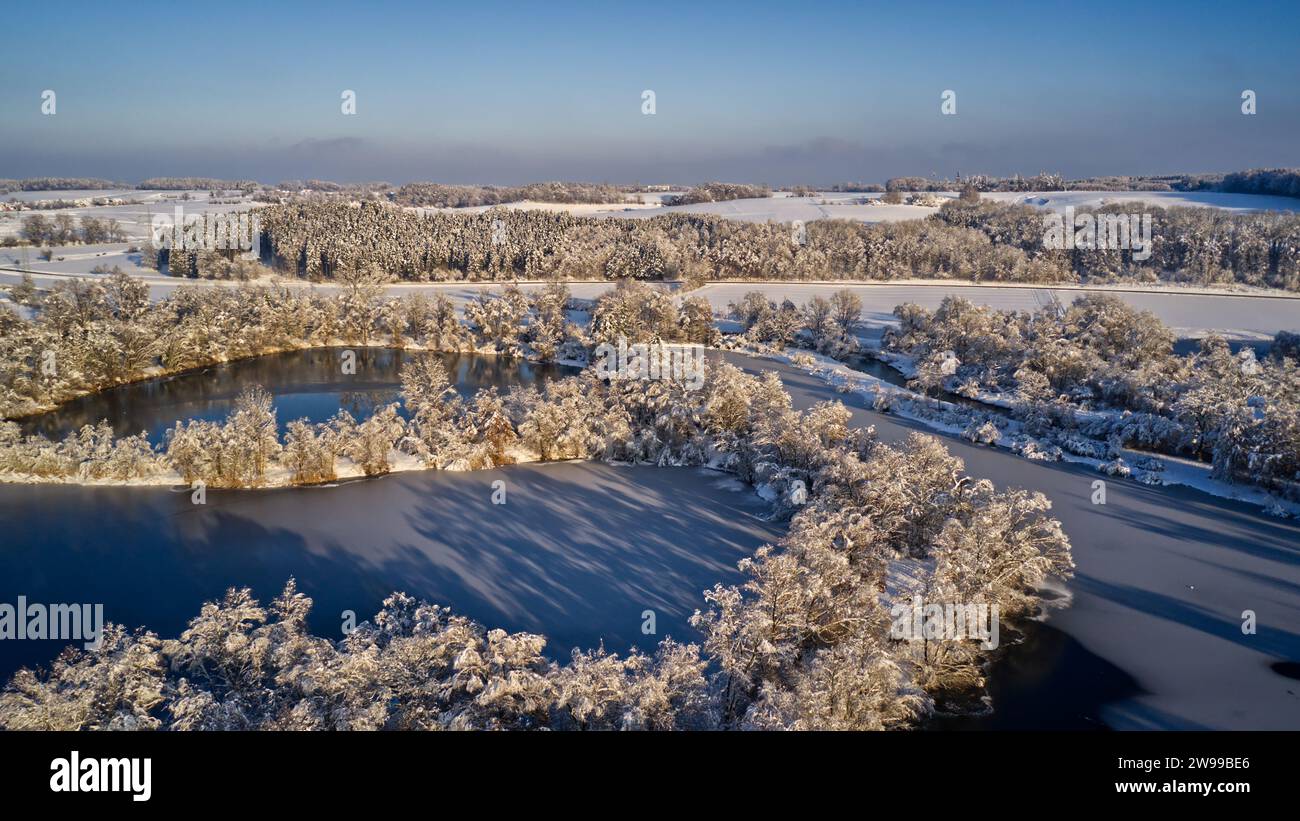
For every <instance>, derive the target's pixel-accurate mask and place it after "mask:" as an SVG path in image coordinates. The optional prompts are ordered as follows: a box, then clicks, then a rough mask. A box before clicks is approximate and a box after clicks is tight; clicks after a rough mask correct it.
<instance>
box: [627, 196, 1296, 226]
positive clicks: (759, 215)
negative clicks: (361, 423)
mask: <svg viewBox="0 0 1300 821" xmlns="http://www.w3.org/2000/svg"><path fill="white" fill-rule="evenodd" d="M882 196H883V194H843V193H836V192H821V193H818V194H817V195H816V196H814V197H791V196H789V195H788V194H784V193H780V194H776V195H774V196H772V197H769V198H763V199H745V200H730V201H727V202H706V203H698V204H696V205H673V206H664V207H661V208H643V209H639V210H636V211H633V212H630V213H626V214H621V215H620V216H628V217H636V218H642V217H653V216H655V215H657V214H671V213H673V212H677V211H680V212H686V213H693V214H717V215H719V216H722V217H726V218H728V219H735V220H743V221H746V222H769V221H771V222H793V221H794V220H803V221H804V222H812V221H813V220H819V219H847V220H857V221H858V222H895V221H898V220H907V219H920V218H921V217H926V216H929V215H930V214H933V213H934V212H936V211H938V210H939V209H938V208H930V207H926V206H920V205H868V204H867V202H868V200H878V199H879V198H880V197H882ZM935 196H940V197H949V198H952V197H956V196H957V195H956V194H955V193H952V192H949V193H944V194H936V195H935ZM980 196H981V197H984V198H987V199H991V200H995V201H998V202H1021V203H1026V204H1029V205H1035V206H1038V207H1040V208H1050V209H1054V210H1058V211H1059V210H1063V209H1064V208H1065V207H1066V206H1074V207H1075V208H1078V207H1080V206H1084V205H1089V206H1098V205H1103V204H1105V203H1110V202H1125V203H1127V202H1133V201H1142V202H1149V203H1152V204H1153V205H1158V206H1161V207H1165V208H1168V207H1171V206H1175V205H1180V206H1200V207H1207V208H1222V209H1225V210H1228V211H1236V212H1245V211H1270V210H1272V211H1296V210H1300V200H1297V199H1293V198H1290V197H1267V196H1261V195H1258V194H1219V193H1213V192H1186V193H1184V192H1178V191H1174V192H1169V191H1045V192H1030V193H992V194H981V195H980Z"/></svg>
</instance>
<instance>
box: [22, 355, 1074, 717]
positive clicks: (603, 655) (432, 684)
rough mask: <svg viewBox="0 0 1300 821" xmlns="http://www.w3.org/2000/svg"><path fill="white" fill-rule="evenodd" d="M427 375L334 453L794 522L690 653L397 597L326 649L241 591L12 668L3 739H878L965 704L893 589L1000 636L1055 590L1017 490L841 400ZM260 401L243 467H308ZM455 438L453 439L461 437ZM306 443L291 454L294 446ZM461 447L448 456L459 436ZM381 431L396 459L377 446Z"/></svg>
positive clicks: (971, 684) (718, 371)
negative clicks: (986, 618)
mask: <svg viewBox="0 0 1300 821" xmlns="http://www.w3.org/2000/svg"><path fill="white" fill-rule="evenodd" d="M445 379H446V377H445V374H444V373H440V372H439V369H438V368H436V367H428V368H415V369H412V370H411V371H410V372H409V373H407V374H404V392H405V394H406V397H407V402H408V404H409V405H410V406H411V407H412V408H413V411H414V413H413V418H412V420H411V422H410V423H409V424H407V423H400V424H399V420H397V419H395V418H394V417H393V416H392V415H389V414H386V413H381V414H379V415H377V416H376V417H373V419H379V420H381V421H380V422H379V423H377V427H378V428H381V430H375V431H372V432H371V433H370V434H366V435H358V436H356V437H355V438H353V439H352V440H351V442H352V447H354V448H356V450H355V451H354V453H356V454H357V455H358V457H359V458H363V459H364V458H366V456H367V455H371V456H373V455H377V454H382V453H384V452H391V450H390V448H391V447H392V446H399V447H410V448H412V449H414V450H416V451H418V452H420V453H425V454H441V455H444V456H445V455H447V454H449V453H452V452H456V451H457V449H460V448H464V447H466V446H467V444H468V441H469V439H472V440H473V447H474V448H475V449H476V452H477V453H479V454H481V455H482V456H483V458H485V459H487V460H488V461H489V462H490V461H493V460H495V458H496V455H497V454H500V453H502V452H504V451H506V450H507V449H508V448H509V447H510V443H511V441H512V440H517V441H518V442H519V443H520V444H522V445H523V446H525V447H528V448H538V449H541V450H542V453H543V458H575V457H577V458H594V459H606V460H617V461H640V462H651V463H655V464H665V465H666V464H672V465H706V464H707V465H712V466H714V467H717V468H720V469H724V470H728V471H731V472H734V473H735V474H736V475H738V476H739V477H740V478H742V479H744V480H745V481H747V482H749V483H751V484H753V485H754V486H756V487H759V488H761V489H763V490H764V492H765V495H766V496H767V497H768V498H770V499H772V500H773V506H774V511H773V512H774V514H775V515H778V516H791V515H792V519H791V522H790V530H789V533H788V535H787V536H786V537H784V538H782V539H780V540H779V541H778V543H777V544H774V545H769V546H765V547H763V548H761V549H760V550H759V551H758V552H757V553H756V554H755V555H754V556H753V557H752V558H751V559H747V560H745V561H744V562H743V563H742V570H743V571H744V572H745V573H746V574H747V575H748V576H749V577H750V579H749V581H747V582H746V583H744V584H743V585H740V586H722V585H719V586H717V587H715V588H714V589H712V590H710V591H707V593H706V600H707V601H708V603H709V604H708V607H707V609H706V610H704V611H702V612H698V613H697V614H696V616H695V617H694V618H693V620H692V622H693V624H694V625H695V626H696V627H697V628H698V629H699V630H700V631H701V633H702V634H703V639H702V642H701V643H700V644H698V645H696V644H680V643H677V642H674V641H671V640H665V641H664V642H663V643H661V644H660V646H659V648H658V651H657V652H656V653H655V654H654V655H653V656H646V655H642V654H640V653H636V652H633V653H631V654H629V655H627V656H623V657H619V656H616V655H613V654H610V653H608V652H606V650H605V649H604V648H598V649H595V650H592V651H589V652H581V651H579V652H575V653H574V655H573V658H572V659H571V660H570V661H569V662H568V663H567V664H564V665H559V664H556V663H554V662H553V661H551V660H549V659H547V658H546V657H545V656H544V655H543V650H544V647H545V643H546V641H545V638H544V637H542V636H537V635H529V634H514V635H510V634H507V633H505V632H504V631H501V630H490V629H488V628H486V627H483V626H480V625H477V624H474V623H472V622H470V621H468V620H466V619H463V618H459V617H456V616H454V615H453V614H452V613H450V612H449V611H448V610H446V609H445V608H441V607H438V606H435V605H430V604H426V603H422V602H417V601H415V600H413V599H411V598H410V597H407V596H403V595H401V594H395V595H394V596H393V597H392V598H390V599H389V600H388V601H387V602H386V603H385V606H384V609H383V610H382V611H381V612H380V613H379V614H378V615H376V617H375V619H374V620H373V622H370V623H365V624H362V625H361V626H360V627H359V629H357V630H356V631H355V632H352V633H350V634H348V635H347V636H346V637H345V638H343V639H341V640H337V641H335V640H330V639H326V638H320V637H313V636H310V635H308V634H307V631H306V628H305V620H306V613H307V611H308V609H309V608H310V606H311V603H310V601H309V600H308V599H306V598H305V597H303V596H301V595H300V594H298V593H297V592H296V590H295V589H294V587H293V585H292V584H290V586H289V587H288V588H286V590H285V593H284V594H283V595H282V596H281V597H280V598H278V599H277V600H276V601H275V602H274V603H273V604H272V606H271V607H270V608H263V607H261V606H260V605H258V603H257V602H255V601H253V600H252V598H251V595H250V593H249V592H248V591H246V590H242V591H241V590H232V591H230V593H228V595H227V596H226V597H225V599H223V600H222V601H220V602H211V603H208V604H205V605H204V606H203V608H202V611H201V612H200V614H199V615H198V617H196V618H195V619H194V620H193V621H192V622H191V623H190V626H189V629H188V630H186V631H185V632H184V633H182V635H181V636H180V637H179V638H177V639H160V638H159V637H157V636H155V635H153V634H151V633H148V632H144V631H136V632H128V631H126V630H124V629H123V628H120V627H112V628H110V629H109V630H108V632H107V634H106V637H105V640H104V642H103V645H102V647H101V648H100V649H99V650H94V651H85V650H80V649H69V650H68V651H66V652H65V654H64V655H63V656H62V657H60V659H59V660H58V661H57V662H56V663H55V664H54V665H53V666H52V668H51V669H50V670H49V671H47V672H33V671H27V670H25V671H22V672H20V673H19V674H17V675H16V676H15V677H14V678H13V680H12V681H11V682H10V684H9V686H8V687H7V688H6V689H5V691H4V693H3V695H0V726H2V727H4V728H6V729H132V728H139V729H146V728H164V727H165V728H171V729H440V728H449V729H470V728H492V729H533V728H554V729H613V728H622V729H693V728H717V729H744V728H793V729H887V728H895V727H905V726H909V725H910V724H912V723H914V722H915V721H917V720H918V719H920V718H922V717H924V716H926V715H929V714H930V713H931V712H932V711H933V710H934V709H935V707H936V705H942V704H947V703H949V702H951V701H953V700H957V701H961V700H963V699H966V698H969V697H970V696H972V695H978V693H979V692H980V691H981V689H982V687H983V684H984V679H983V669H982V662H983V661H984V659H985V651H984V650H983V649H982V645H981V644H980V642H979V641H978V640H950V641H929V640H927V641H924V642H922V641H906V640H894V639H891V638H890V633H889V625H890V617H889V614H890V609H891V607H892V605H893V604H894V603H896V602H901V601H906V600H908V599H910V597H911V596H912V595H922V596H924V597H925V598H926V599H930V600H937V601H984V602H988V603H989V604H990V605H995V606H997V607H999V608H1000V611H1001V614H1002V616H1003V618H1005V619H1008V620H1014V619H1016V618H1018V617H1023V616H1026V615H1029V614H1032V613H1033V612H1035V611H1036V609H1037V607H1038V598H1037V593H1036V590H1037V588H1038V585H1039V584H1040V583H1041V581H1042V580H1043V579H1044V578H1045V577H1046V576H1047V575H1049V574H1050V575H1055V576H1058V577H1065V576H1068V575H1069V573H1070V571H1071V568H1072V566H1073V565H1072V561H1071V558H1070V543H1069V539H1068V538H1067V537H1066V535H1065V534H1064V533H1063V532H1062V530H1061V528H1060V525H1059V523H1058V522H1057V521H1055V520H1054V519H1052V518H1051V517H1050V516H1049V515H1048V513H1047V511H1048V508H1049V507H1050V503H1049V502H1048V501H1047V500H1046V498H1045V497H1043V496H1042V495H1041V494H1038V493H1031V492H1025V491H1019V490H1009V491H997V490H996V489H995V488H994V487H993V485H992V484H991V483H989V482H987V481H976V480H973V479H971V478H969V477H966V476H964V475H963V465H962V463H961V461H960V460H958V459H955V458H953V457H952V456H950V455H949V454H948V453H947V451H946V450H945V449H944V448H943V446H942V445H941V444H939V443H938V441H937V440H935V439H933V438H931V437H927V436H922V435H914V436H913V437H912V438H911V439H909V440H908V441H906V442H905V443H903V444H902V445H901V446H897V447H890V446H887V445H884V444H882V443H880V442H878V441H877V440H876V437H875V435H874V433H873V432H872V431H871V430H869V429H866V430H864V429H859V428H854V427H851V426H849V425H848V424H847V422H848V412H847V411H846V410H845V409H844V407H843V406H842V405H840V404H839V403H838V402H824V403H821V404H819V405H816V406H814V407H812V408H810V409H809V410H807V411H804V412H799V411H795V410H793V409H792V408H791V400H790V397H789V395H788V394H787V393H785V391H784V390H783V389H782V386H781V383H780V380H779V379H778V378H777V377H776V376H775V375H774V374H767V375H765V376H764V377H762V378H756V377H752V376H747V375H745V374H743V373H741V372H740V371H739V370H738V369H736V368H733V367H730V366H727V365H721V366H717V367H714V368H711V369H710V371H709V375H708V379H707V380H706V384H705V386H704V388H703V389H702V390H701V391H698V392H696V391H688V390H686V389H685V388H684V387H683V385H682V383H680V382H651V383H639V384H635V385H633V384H626V383H620V382H617V381H615V382H603V381H601V380H599V379H597V378H595V376H594V375H593V373H592V372H591V371H587V372H584V374H582V375H581V376H578V377H573V378H569V379H565V380H559V381H555V382H552V383H549V384H548V386H547V387H546V389H545V390H544V391H540V392H539V391H536V390H534V389H524V390H516V391H512V392H511V393H510V394H508V395H507V396H505V397H497V396H495V395H493V394H490V393H489V394H486V395H484V394H480V395H479V397H478V398H476V399H475V400H474V402H473V403H472V406H470V407H466V406H464V405H459V404H458V403H457V402H456V401H455V400H453V401H450V402H449V401H448V400H447V399H445V398H444V397H445V396H446V391H445V390H444V387H443V386H445V384H446V383H445ZM268 411H269V407H268V403H267V401H266V399H265V397H261V396H258V395H257V394H255V393H254V394H249V395H248V396H247V398H245V399H243V400H241V403H240V407H239V408H238V409H237V411H236V412H235V414H233V415H232V418H231V420H230V421H229V422H227V431H226V433H227V434H228V435H229V436H230V440H232V441H233V440H238V441H242V442H244V443H246V445H247V447H246V448H245V449H244V450H242V451H240V459H239V464H240V465H241V466H242V469H245V470H249V471H254V472H255V471H256V470H257V469H258V464H259V462H258V460H259V459H262V458H265V459H268V460H269V459H271V458H288V459H289V460H290V461H292V462H293V463H295V464H298V465H300V466H302V468H303V469H304V470H314V471H317V472H319V471H320V470H321V469H322V468H323V466H324V465H325V464H327V460H323V459H321V458H320V454H321V453H322V452H325V451H327V450H328V448H329V445H324V446H323V447H324V448H325V451H322V450H320V449H318V442H319V440H317V439H314V437H315V435H316V433H315V432H314V431H313V432H308V431H302V432H301V433H302V436H295V437H292V438H293V439H294V441H293V442H292V443H290V444H288V445H286V446H285V451H286V452H287V451H289V450H293V454H292V455H291V456H288V457H283V456H276V455H275V454H274V450H275V448H274V446H273V444H272V442H271V438H272V437H271V435H270V433H269V432H273V430H274V429H273V427H270V426H268V425H267V413H268ZM467 420H473V421H474V423H475V424H474V426H473V427H474V429H473V431H472V432H471V431H469V429H468V428H467V427H466V425H467ZM309 434H310V435H309ZM466 434H468V438H465V437H466ZM399 435H400V436H401V437H402V438H401V440H400V441H395V439H396V437H398V436H399Z"/></svg>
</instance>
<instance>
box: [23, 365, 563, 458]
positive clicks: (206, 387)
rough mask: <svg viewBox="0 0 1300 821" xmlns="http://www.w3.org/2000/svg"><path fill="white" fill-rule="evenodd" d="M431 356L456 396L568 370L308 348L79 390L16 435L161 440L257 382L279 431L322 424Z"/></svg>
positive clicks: (365, 411)
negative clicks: (91, 432) (352, 360)
mask: <svg viewBox="0 0 1300 821" xmlns="http://www.w3.org/2000/svg"><path fill="white" fill-rule="evenodd" d="M344 350H352V351H354V352H355V354H356V373H355V374H352V375H349V374H344V373H343V367H342V362H343V352H344ZM429 356H431V357H437V358H438V359H441V360H442V362H443V364H444V365H446V367H447V373H448V374H449V375H450V376H451V378H452V380H453V382H454V383H455V386H456V390H457V391H459V392H460V393H461V395H462V396H469V395H472V394H473V393H474V392H476V391H477V390H479V389H480V388H487V387H492V386H495V387H498V388H502V389H505V388H508V387H510V386H511V385H517V384H523V385H540V384H541V383H542V382H543V381H545V380H546V379H552V378H556V377H560V376H565V375H568V374H570V373H576V372H577V371H576V369H574V368H569V367H566V366H563V365H544V364H540V363H536V362H528V361H526V360H522V359H512V358H509V357H499V356H484V355H480V354H446V353H423V352H415V351H401V350H397V349H393V348H348V349H345V348H315V349H312V350H307V351H292V352H289V353H282V354H271V355H269V356H260V357H256V358H253V359H244V360H240V361H238V362H230V363H227V364H224V365H213V366H211V367H207V368H201V369H199V370H195V371H188V372H186V373H183V374H178V375H176V376H171V377H166V378H163V379H154V380H149V381H146V382H137V383H134V384H131V385H123V386H121V387H118V388H114V389H112V390H108V391H104V392H102V393H97V394H94V395H91V396H84V397H82V398H80V399H76V400H73V401H71V402H68V403H66V404H64V405H62V406H60V407H59V408H57V409H56V410H53V411H50V412H48V413H43V414H38V415H36V416H30V417H27V418H25V419H22V420H20V421H21V423H22V426H23V431H24V433H29V434H30V433H40V434H43V435H45V436H48V437H50V438H54V439H61V438H63V437H64V436H66V435H67V434H68V433H70V432H72V431H75V430H78V429H80V428H81V427H82V426H83V425H93V424H96V423H98V422H99V421H100V420H102V419H107V420H108V421H109V423H110V424H111V425H112V426H113V430H114V432H115V433H116V434H117V435H119V436H125V435H131V434H136V433H139V432H140V431H142V430H143V431H145V432H147V433H148V434H149V439H150V441H153V442H155V443H160V442H162V441H163V438H164V434H165V433H166V431H167V429H168V428H170V427H172V425H173V424H175V423H176V421H177V420H184V419H212V420H219V419H224V418H225V417H226V415H227V414H228V413H230V410H231V408H232V407H233V406H234V402H235V397H236V396H238V394H239V392H240V391H241V390H243V389H244V388H245V387H247V386H249V385H261V386H263V387H265V388H266V389H267V390H268V391H270V392H271V393H272V395H273V396H274V397H275V407H276V418H277V419H278V421H279V423H280V431H281V433H283V432H284V428H285V426H287V425H288V423H289V422H291V421H293V420H295V419H301V418H303V417H306V418H307V419H309V420H311V421H313V422H324V421H325V420H327V419H329V418H330V417H331V416H333V415H334V414H335V413H337V412H338V411H339V409H340V408H342V409H344V410H346V411H348V412H349V413H351V414H352V415H353V416H354V417H357V418H362V417H364V416H369V415H370V413H371V412H372V411H373V409H374V408H375V407H377V406H381V405H384V404H387V403H389V402H397V401H400V400H401V395H400V388H401V366H402V363H403V362H406V361H408V360H410V359H412V358H414V357H429Z"/></svg>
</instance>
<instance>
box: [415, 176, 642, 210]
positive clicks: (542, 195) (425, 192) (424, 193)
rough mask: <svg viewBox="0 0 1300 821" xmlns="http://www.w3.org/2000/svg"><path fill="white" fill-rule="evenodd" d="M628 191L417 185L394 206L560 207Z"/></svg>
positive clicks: (574, 185) (564, 185)
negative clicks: (540, 204) (530, 203)
mask: <svg viewBox="0 0 1300 821" xmlns="http://www.w3.org/2000/svg"><path fill="white" fill-rule="evenodd" d="M628 192H629V189H627V188H625V187H622V186H616V185H604V184H597V183H587V182H538V183H530V184H528V185H520V186H500V187H499V186H495V185H443V184H441V183H435V182H414V183H408V184H406V185H403V186H401V187H400V188H398V189H397V190H396V191H394V192H392V197H391V198H392V200H393V202H396V203H398V204H399V205H414V206H422V207H427V208H468V207H474V206H483V205H505V204H506V203H511V202H522V201H524V200H531V201H534V202H558V203H606V202H611V203H612V202H624V201H626V200H627V194H628Z"/></svg>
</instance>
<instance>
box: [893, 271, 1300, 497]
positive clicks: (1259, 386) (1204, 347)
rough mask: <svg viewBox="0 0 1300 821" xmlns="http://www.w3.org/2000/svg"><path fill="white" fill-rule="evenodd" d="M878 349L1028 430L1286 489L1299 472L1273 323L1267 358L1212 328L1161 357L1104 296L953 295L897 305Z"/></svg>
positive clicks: (1293, 392) (1283, 344) (1163, 331)
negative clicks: (987, 298)
mask: <svg viewBox="0 0 1300 821" xmlns="http://www.w3.org/2000/svg"><path fill="white" fill-rule="evenodd" d="M895 314H896V316H898V318H899V320H900V321H901V326H900V327H899V329H898V330H897V331H896V332H890V333H888V334H887V335H886V338H885V347H886V350H887V351H889V352H892V353H894V354H900V355H902V356H904V357H905V361H907V362H909V363H911V364H912V365H913V367H914V378H913V380H912V384H913V385H914V386H916V387H917V388H918V389H920V390H923V391H932V390H934V389H939V388H942V389H947V390H949V391H951V392H953V393H957V394H960V395H964V396H967V397H971V398H981V399H989V400H991V401H993V402H996V403H997V404H1000V405H1003V406H1005V407H1007V408H1009V409H1010V410H1011V412H1012V413H1013V414H1014V415H1015V416H1016V417H1017V418H1019V419H1021V420H1022V421H1024V423H1025V425H1026V431H1027V432H1028V433H1030V434H1033V435H1047V436H1048V437H1055V438H1062V437H1065V438H1068V437H1070V436H1072V435H1074V434H1076V433H1082V434H1084V435H1086V436H1089V437H1092V438H1096V439H1101V440H1110V441H1111V442H1113V443H1115V444H1118V445H1120V446H1123V447H1132V448H1138V449H1143V450H1153V451H1158V452H1162V453H1168V454H1174V455H1180V454H1181V455H1187V456H1192V457H1196V458H1199V459H1203V460H1207V461H1211V462H1212V463H1213V466H1214V474H1215V476H1216V477H1217V478H1220V479H1225V480H1228V481H1246V482H1255V483H1260V484H1263V485H1265V486H1267V487H1270V488H1271V489H1275V490H1279V491H1281V492H1283V493H1286V494H1288V495H1294V494H1295V493H1296V490H1297V480H1300V356H1298V355H1297V350H1296V344H1295V335H1294V334H1288V333H1282V334H1279V335H1278V337H1277V339H1276V340H1275V341H1274V343H1273V345H1272V346H1271V350H1270V352H1269V353H1268V355H1266V356H1263V357H1257V356H1256V354H1255V351H1254V350H1253V349H1252V348H1250V347H1243V348H1241V350H1240V351H1239V352H1237V353H1236V354H1234V353H1233V352H1232V351H1231V349H1230V347H1229V345H1228V344H1227V343H1226V342H1225V341H1224V340H1223V339H1222V338H1220V337H1217V336H1209V337H1206V338H1205V339H1203V340H1201V343H1200V347H1199V350H1197V351H1196V352H1194V353H1191V354H1189V355H1186V356H1180V355H1178V354H1176V353H1174V342H1175V337H1174V334H1173V333H1172V331H1170V329H1169V328H1167V327H1165V326H1164V325H1162V324H1161V323H1160V321H1159V320H1158V319H1156V318H1155V317H1154V316H1152V315H1151V314H1149V313H1147V312H1144V311H1137V310H1134V309H1133V308H1131V307H1129V306H1128V305H1126V304H1125V303H1124V302H1123V301H1122V300H1120V299H1118V298H1116V297H1113V296H1107V295H1100V294H1094V295H1087V296H1082V297H1079V298H1078V299H1077V300H1075V301H1074V303H1073V304H1072V305H1070V306H1069V307H1068V308H1067V307H1064V306H1048V307H1046V308H1043V309H1040V310H1038V311H1035V312H1032V313H1030V312H1023V311H997V310H993V309H990V308H986V307H983V306H979V305H975V304H972V303H971V302H969V301H967V300H964V299H961V298H958V297H949V298H947V299H945V300H944V302H943V304H942V305H941V306H940V308H939V309H938V310H935V311H929V310H926V309H925V308H921V307H919V306H916V305H902V306H899V307H898V308H897V309H896V310H895Z"/></svg>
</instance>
